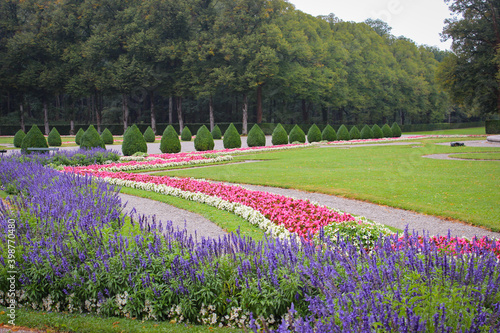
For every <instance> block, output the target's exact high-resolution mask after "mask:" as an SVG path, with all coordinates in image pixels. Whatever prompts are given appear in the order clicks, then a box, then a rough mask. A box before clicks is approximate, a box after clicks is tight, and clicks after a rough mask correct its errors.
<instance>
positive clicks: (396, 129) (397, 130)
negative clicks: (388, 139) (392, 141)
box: [391, 122, 402, 138]
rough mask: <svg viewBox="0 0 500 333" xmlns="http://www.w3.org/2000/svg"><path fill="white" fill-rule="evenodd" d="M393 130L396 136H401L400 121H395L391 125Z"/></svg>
mask: <svg viewBox="0 0 500 333" xmlns="http://www.w3.org/2000/svg"><path fill="white" fill-rule="evenodd" d="M391 131H392V135H393V136H394V137H395V138H399V137H401V134H402V133H401V128H400V127H399V125H398V123H396V122H394V123H393V124H392V126H391Z"/></svg>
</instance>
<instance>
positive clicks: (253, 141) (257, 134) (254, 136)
mask: <svg viewBox="0 0 500 333" xmlns="http://www.w3.org/2000/svg"><path fill="white" fill-rule="evenodd" d="M265 145H266V135H265V134H264V132H263V131H262V129H261V128H260V127H259V125H257V124H254V125H253V127H252V128H251V129H250V132H248V137H247V146H248V147H262V146H265Z"/></svg>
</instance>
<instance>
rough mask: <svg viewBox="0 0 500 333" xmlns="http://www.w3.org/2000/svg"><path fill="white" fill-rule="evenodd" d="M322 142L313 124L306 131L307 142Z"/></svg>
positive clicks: (316, 127)
mask: <svg viewBox="0 0 500 333" xmlns="http://www.w3.org/2000/svg"><path fill="white" fill-rule="evenodd" d="M321 140H322V136H321V131H320V129H319V127H318V126H316V124H313V125H312V126H311V127H309V131H307V142H309V143H313V142H320V141H321Z"/></svg>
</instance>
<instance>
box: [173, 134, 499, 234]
mask: <svg viewBox="0 0 500 333" xmlns="http://www.w3.org/2000/svg"><path fill="white" fill-rule="evenodd" d="M421 141H422V142H423V144H422V145H421V147H417V148H412V147H414V146H417V145H408V146H379V147H375V146H374V147H353V148H349V149H339V148H335V147H327V148H319V147H317V148H311V149H293V150H287V151H279V152H269V153H262V154H259V159H267V160H264V161H262V162H260V163H244V164H229V165H222V166H213V167H210V168H197V169H189V170H176V171H169V172H168V175H170V176H185V177H195V178H206V179H213V180H218V181H228V182H234V183H246V184H257V185H269V186H276V187H283V188H294V189H299V190H304V191H310V192H319V193H326V194H332V195H339V196H344V197H349V198H355V199H360V200H366V201H369V202H374V203H378V204H383V205H388V206H392V207H399V208H403V209H407V210H412V211H417V212H421V213H425V214H430V215H435V216H441V217H445V218H452V219H457V220H461V221H464V222H468V223H471V224H474V225H478V226H485V227H487V228H491V229H492V230H494V231H500V205H498V193H499V190H498V189H499V188H500V168H499V166H498V162H496V161H491V162H487V161H486V162H476V161H454V160H433V159H428V158H423V157H422V155H428V154H438V153H441V154H442V153H456V152H457V150H456V149H454V148H452V147H449V146H441V145H434V144H431V143H427V142H426V140H421ZM487 151H492V148H474V147H463V148H461V149H460V152H487ZM244 159H251V155H247V156H237V157H236V158H235V160H244Z"/></svg>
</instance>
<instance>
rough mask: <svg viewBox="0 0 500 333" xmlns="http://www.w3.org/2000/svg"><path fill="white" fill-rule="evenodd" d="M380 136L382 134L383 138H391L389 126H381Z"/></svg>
mask: <svg viewBox="0 0 500 333" xmlns="http://www.w3.org/2000/svg"><path fill="white" fill-rule="evenodd" d="M382 134H384V138H392V130H391V128H390V127H389V125H387V124H385V125H384V126H382Z"/></svg>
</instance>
